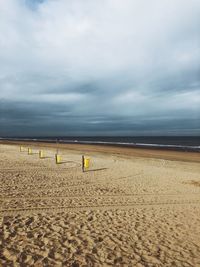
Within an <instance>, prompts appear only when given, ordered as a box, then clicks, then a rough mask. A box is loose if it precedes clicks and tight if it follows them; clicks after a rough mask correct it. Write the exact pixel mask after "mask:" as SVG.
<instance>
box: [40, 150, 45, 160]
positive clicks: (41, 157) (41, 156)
mask: <svg viewBox="0 0 200 267" xmlns="http://www.w3.org/2000/svg"><path fill="white" fill-rule="evenodd" d="M44 157H45V155H44V151H43V150H40V151H39V158H40V159H43V158H44Z"/></svg>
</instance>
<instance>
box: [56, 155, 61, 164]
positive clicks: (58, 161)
mask: <svg viewBox="0 0 200 267" xmlns="http://www.w3.org/2000/svg"><path fill="white" fill-rule="evenodd" d="M55 156H56V164H60V163H61V162H62V157H61V155H58V154H56V155H55Z"/></svg>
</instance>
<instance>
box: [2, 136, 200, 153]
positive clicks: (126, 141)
mask: <svg viewBox="0 0 200 267" xmlns="http://www.w3.org/2000/svg"><path fill="white" fill-rule="evenodd" d="M0 139H1V140H15V141H20V140H21V141H36V142H48V143H50V142H53V143H56V142H57V143H68V144H76V143H77V144H88V145H106V146H123V147H140V148H152V149H167V150H181V151H194V152H200V136H84V137H83V136H54V137H12V138H3V137H0Z"/></svg>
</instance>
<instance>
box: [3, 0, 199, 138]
mask: <svg viewBox="0 0 200 267" xmlns="http://www.w3.org/2000/svg"><path fill="white" fill-rule="evenodd" d="M199 25H200V2H199V1H198V0H191V1H182V0H174V1H168V0H163V1H158V0H153V1H149V2H147V1H144V0H140V1H139V0H134V1H133V0H125V1H122V0H103V1H92V0H86V1H84V2H83V1H81V0H77V1H72V0H67V1H66V0H43V1H39V0H38V1H36V0H35V1H33V0H23V1H20V0H7V1H4V0H0V123H1V125H2V127H1V129H0V135H16V134H17V135H20V134H21V133H23V134H24V135H26V134H28V135H30V134H31V133H34V134H36V135H45V134H47V132H48V133H50V135H51V134H52V135H56V134H57V135H59V134H62V135H64V134H66V135H67V134H69V133H70V134H76V135H79V134H80V135H82V134H84V135H92V134H98V133H100V134H115V135H116V134H125V135H126V134H129V135H130V134H131V135H135V134H148V132H151V133H152V131H153V132H154V133H155V134H165V133H166V127H167V129H168V131H169V134H171V133H172V134H199V133H200V122H199V120H200V105H199V104H200V103H199V99H200V30H199ZM174 121H175V122H176V123H174ZM27 124H28V125H29V126H30V125H31V127H30V128H29V130H27V127H26V125H27ZM48 125H49V126H48ZM55 126H56V127H57V128H56V129H55ZM122 128H123V129H122ZM2 129H3V130H2ZM47 129H48V130H47Z"/></svg>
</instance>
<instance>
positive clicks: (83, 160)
mask: <svg viewBox="0 0 200 267" xmlns="http://www.w3.org/2000/svg"><path fill="white" fill-rule="evenodd" d="M84 165H85V157H84V156H83V155H82V172H84V171H85V166H84Z"/></svg>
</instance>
